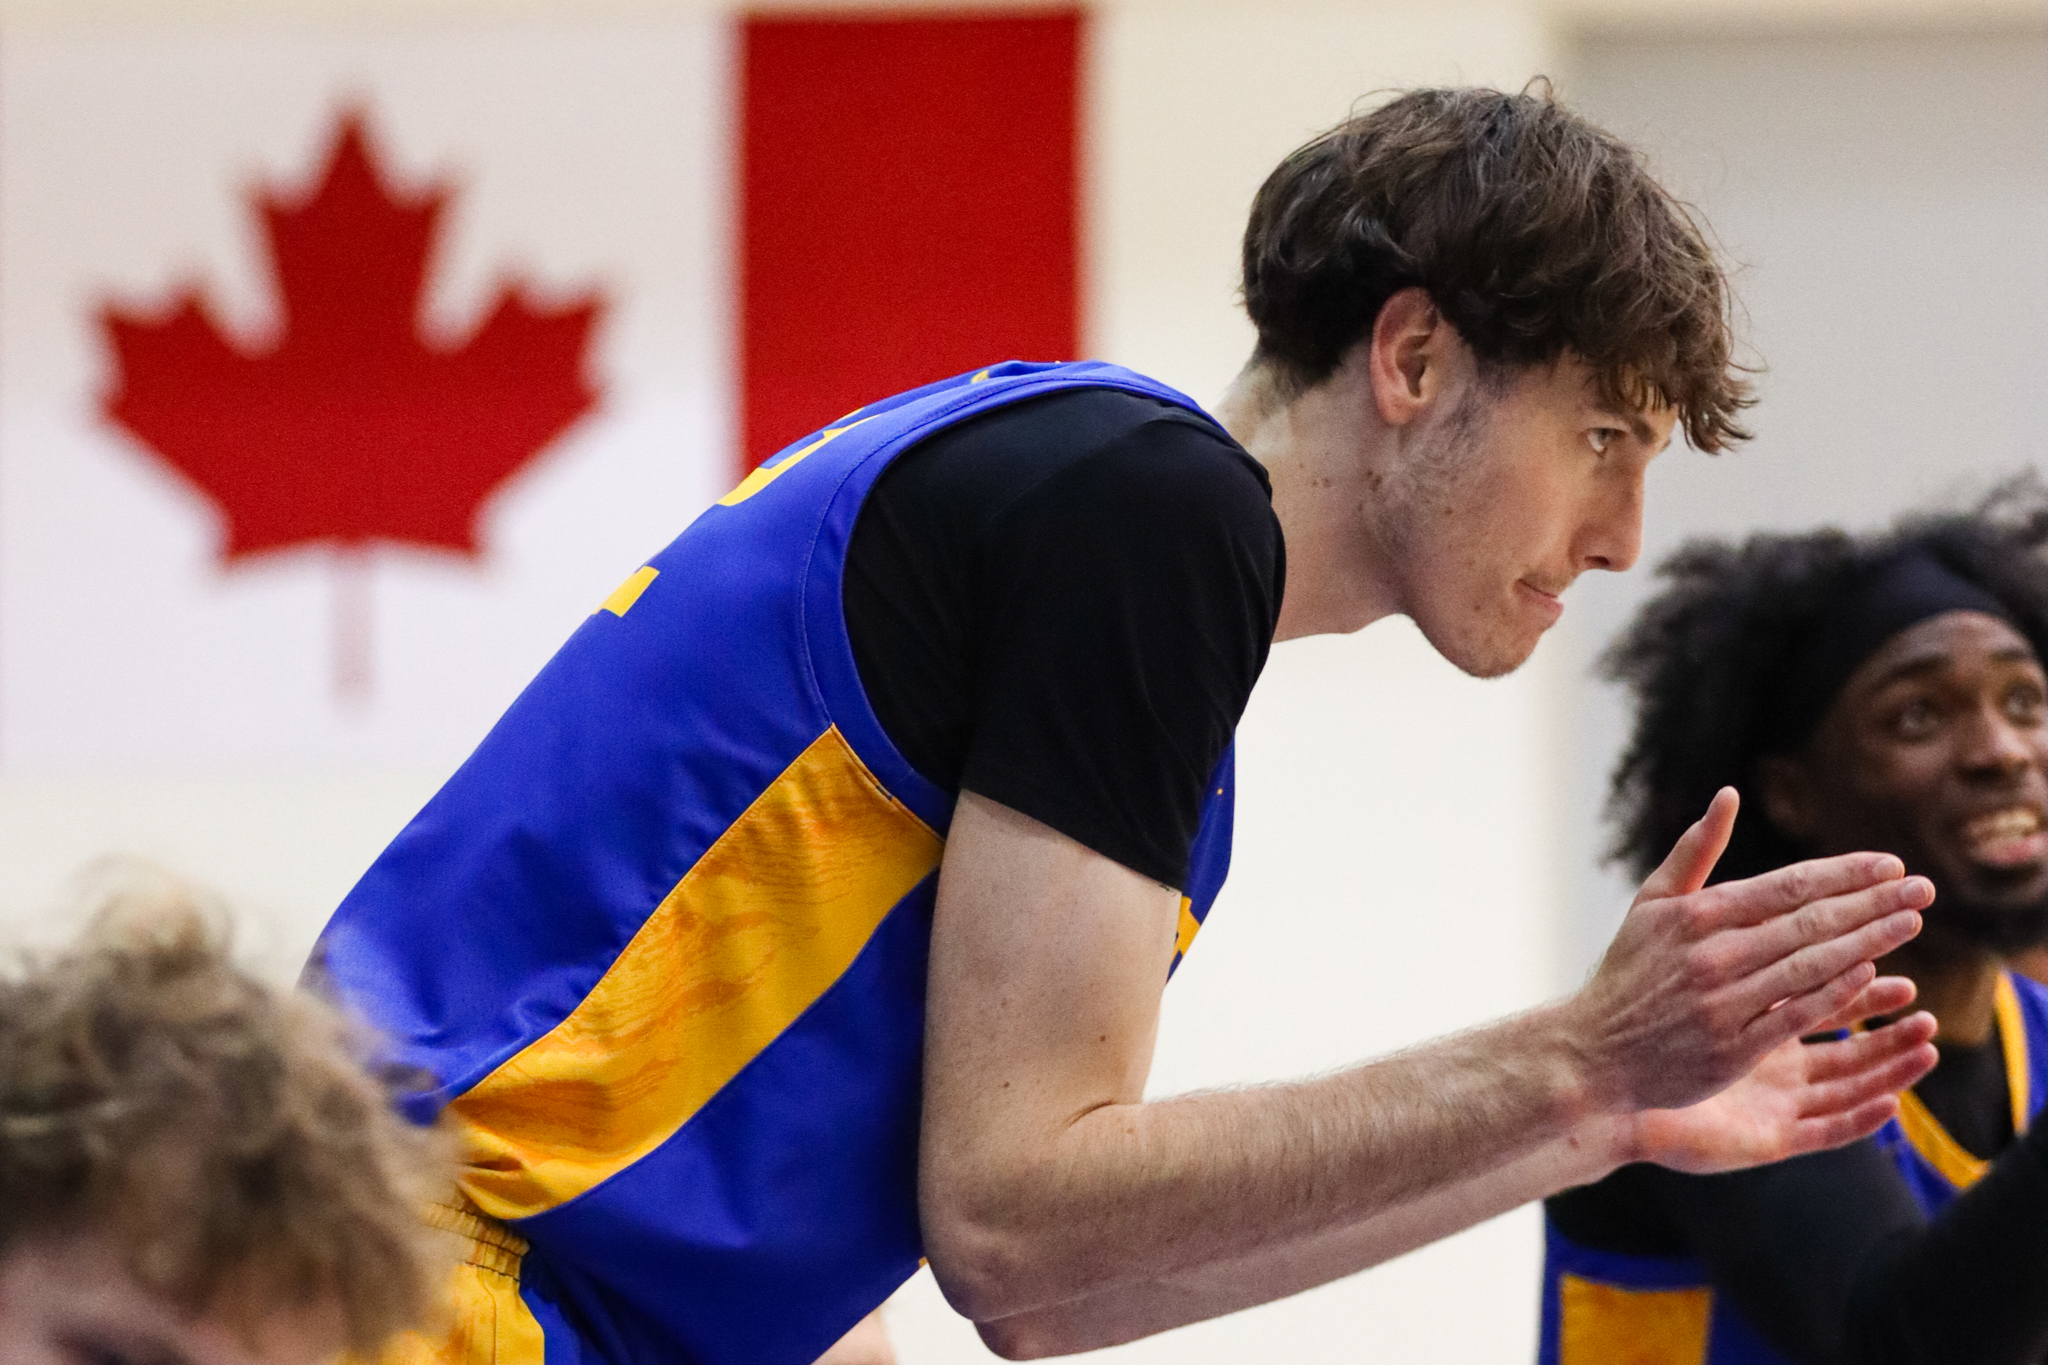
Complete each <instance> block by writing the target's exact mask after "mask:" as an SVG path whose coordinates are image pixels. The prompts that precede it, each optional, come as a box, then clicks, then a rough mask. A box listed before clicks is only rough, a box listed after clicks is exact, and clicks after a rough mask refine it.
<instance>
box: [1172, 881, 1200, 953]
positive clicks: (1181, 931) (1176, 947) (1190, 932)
mask: <svg viewBox="0 0 2048 1365" xmlns="http://www.w3.org/2000/svg"><path fill="white" fill-rule="evenodd" d="M1201 932H1202V922H1201V921H1200V920H1198V919H1196V918H1195V903H1194V902H1193V901H1191V900H1189V899H1188V898H1187V897H1186V896H1182V897H1181V898H1180V925H1179V927H1177V928H1176V929H1175V930H1174V933H1173V953H1174V956H1175V957H1184V956H1186V955H1187V951H1188V949H1190V948H1192V947H1194V946H1195V935H1196V934H1199V933H1201Z"/></svg>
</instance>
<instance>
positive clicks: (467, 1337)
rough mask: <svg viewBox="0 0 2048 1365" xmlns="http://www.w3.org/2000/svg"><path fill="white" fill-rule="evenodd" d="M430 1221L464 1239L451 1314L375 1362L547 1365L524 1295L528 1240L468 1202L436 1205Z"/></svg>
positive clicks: (349, 1361) (349, 1362) (348, 1364)
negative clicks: (522, 1269) (521, 1280)
mask: <svg viewBox="0 0 2048 1365" xmlns="http://www.w3.org/2000/svg"><path fill="white" fill-rule="evenodd" d="M457 1199H458V1200H460V1199H461V1197H460V1196H459V1195H458V1196H457ZM425 1219H426V1223H427V1225H428V1226H429V1227H434V1228H439V1229H440V1230H441V1231H443V1232H446V1233H449V1234H452V1235H453V1236H455V1237H457V1238H459V1239H460V1240H461V1244H462V1250H461V1252H460V1253H459V1254H460V1256H461V1264H459V1265H457V1266H456V1267H455V1272H454V1274H453V1275H452V1276H451V1277H450V1278H449V1282H448V1300H447V1304H446V1312H447V1316H446V1318H445V1320H444V1322H443V1324H442V1326H441V1327H440V1328H439V1329H438V1330H431V1331H423V1332H405V1333H401V1334H400V1335H399V1336H397V1337H395V1338H393V1339H392V1341H391V1343H390V1344H389V1345H388V1346H386V1347H385V1348H384V1349H383V1351H381V1352H380V1353H379V1354H378V1356H377V1363H376V1365H543V1362H544V1360H545V1359H546V1356H547V1339H546V1335H545V1334H544V1333H543V1332H542V1330H541V1325H540V1322H539V1320H537V1319H536V1318H535V1317H534V1316H533V1310H532V1309H531V1308H528V1307H527V1306H526V1300H525V1299H524V1298H523V1297H521V1295H520V1293H519V1267H520V1263H521V1261H522V1260H523V1259H524V1257H525V1255H526V1249H527V1248H526V1239H525V1238H523V1237H521V1236H519V1235H518V1234H517V1233H514V1232H512V1231H510V1230H508V1229H506V1228H504V1227H502V1226H500V1225H499V1224H498V1223H496V1222H494V1221H493V1220H491V1219H489V1218H486V1217H484V1216H483V1215H482V1214H481V1213H479V1212H478V1211H477V1210H476V1209H475V1208H473V1207H471V1206H469V1205H468V1203H467V1201H462V1202H459V1203H448V1204H443V1203H435V1204H429V1205H428V1206H427V1210H426V1214H425ZM342 1365H356V1363H355V1358H354V1357H352V1356H345V1357H343V1360H342Z"/></svg>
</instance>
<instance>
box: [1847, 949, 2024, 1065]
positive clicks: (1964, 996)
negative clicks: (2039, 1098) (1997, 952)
mask: <svg viewBox="0 0 2048 1365" xmlns="http://www.w3.org/2000/svg"><path fill="white" fill-rule="evenodd" d="M2003 969H2004V963H2003V962H2001V961H2000V959H1999V958H1997V957H1996V956H1994V955H1993V954H1991V953H1987V952H1985V951H1983V950H1982V949H1978V948H1969V947H1963V946H1959V945H1958V946H1951V945H1948V944H1940V943H1929V942H1928V941H1927V940H1926V939H1925V938H1919V939H1915V940H1914V941H1913V942H1911V943H1908V944H1907V945H1906V946H1905V947H1903V948H1900V949H1899V950H1898V951H1896V952H1894V953H1892V954H1891V956H1889V957H1887V958H1885V959H1884V960H1883V961H1882V962H1880V963H1878V970H1879V971H1881V972H1884V973H1886V974H1887V975H1891V976H1903V977H1908V978H1910V979H1911V980H1912V982H1913V985H1914V986H1915V987H1916V988H1917V989H1918V990H1919V992H1920V995H1919V998H1918V999H1917V1000H1916V1001H1915V1002H1914V1008H1916V1009H1924V1010H1927V1011H1929V1012H1931V1013H1932V1014H1933V1015H1934V1017H1935V1020H1936V1021H1937V1022H1938V1024H1939V1029H1938V1031H1937V1032H1936V1034H1935V1041H1937V1042H1945V1043H1952V1044H1954V1045H1956V1046H1957V1047H1980V1046H1982V1045H1983V1044H1985V1043H1987V1042H1989V1041H1991V1035H1992V1030H1993V1027H1994V1025H1995V1024H1996V1021H1997V1017H1998V1015H1997V1003H1996V1002H1997V999H1998V994H1997V992H1998V974H1999V972H2000V971H2002V970H2003Z"/></svg>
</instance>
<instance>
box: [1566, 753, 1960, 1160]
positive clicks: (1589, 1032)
mask: <svg viewBox="0 0 2048 1365" xmlns="http://www.w3.org/2000/svg"><path fill="white" fill-rule="evenodd" d="M1735 811H1736V796H1735V791H1734V789H1733V788H1731V787H1724V788H1722V789H1721V791H1720V792H1719V793H1718V794H1717V795H1716V796H1715V797H1714V800H1713V803H1712V804H1711V805H1709V806H1708V807H1707V813H1706V814H1705V815H1704V816H1702V817H1701V818H1700V820H1699V822H1698V823H1697V824H1695V825H1694V826H1693V827H1692V828H1691V829H1689V830H1687V831H1686V832H1685V835H1684V837H1683V838H1681V839H1680V840H1679V841H1678V844H1677V846H1676V847H1675V848H1673V849H1672V851H1671V856H1670V857H1668V858H1666V859H1665V860H1664V865H1663V866H1662V867H1660V868H1658V869H1657V871H1656V872H1655V873H1654V874H1652V875H1651V877H1650V879H1649V880H1648V881H1646V882H1644V883H1643V888H1642V891H1641V892H1640V893H1639V894H1638V895H1637V896H1636V899H1635V903H1634V904H1633V905H1632V906H1630V908H1629V912H1628V918H1627V919H1625V920H1624V921H1623V922H1622V926H1621V931H1620V932H1619V933H1617V934H1616V935H1615V937H1614V942H1613V943H1612V944H1611V945H1610V946H1609V947H1608V949H1607V954H1606V956H1605V957H1604V958H1603V959H1602V960H1601V962H1600V966H1599V968H1598V970H1596V971H1595V972H1594V974H1593V979H1592V980H1591V981H1589V982H1588V983H1587V984H1586V987H1585V988H1584V989H1583V990H1581V991H1580V992H1579V993H1578V995H1576V996H1574V997H1573V998H1572V999H1571V1000H1570V1001H1569V1002H1567V1005H1566V1009H1567V1011H1568V1014H1569V1017H1570V1019H1571V1024H1570V1027H1571V1028H1572V1030H1573V1033H1574V1035H1575V1037H1576V1039H1577V1046H1578V1049H1579V1053H1580V1058H1581V1065H1582V1067H1583V1071H1584V1077H1585V1081H1586V1083H1587V1085H1588V1086H1589V1087H1590V1098H1591V1100H1592V1103H1593V1106H1594V1107H1595V1108H1596V1109H1600V1110H1605V1111H1607V1112H1611V1113H1630V1112H1634V1111H1639V1110H1646V1109H1681V1108H1685V1107H1686V1106H1689V1105H1694V1104H1697V1103H1698V1102H1699V1101H1701V1100H1704V1099H1706V1098H1707V1097H1709V1096H1711V1095H1714V1094H1716V1093H1717V1092H1719V1091H1721V1090H1723V1089H1725V1088H1726V1087H1727V1086H1729V1085H1731V1084H1733V1083H1734V1082H1735V1081H1736V1080H1738V1079H1740V1078H1741V1077H1743V1076H1745V1075H1747V1074H1748V1073H1749V1072H1750V1071H1751V1070H1752V1069H1753V1068H1755V1067H1756V1066H1757V1064H1758V1063H1759V1062H1760V1061H1762V1060H1763V1058H1764V1057H1765V1055H1766V1054H1767V1053H1770V1052H1771V1051H1772V1050H1773V1049H1775V1048H1778V1047H1780V1046H1782V1045H1784V1044H1785V1043H1787V1042H1790V1041H1791V1040H1794V1039H1797V1038H1798V1037H1800V1036H1801V1035H1802V1034H1807V1033H1813V1032H1816V1031H1818V1030H1820V1029H1822V1028H1824V1027H1826V1026H1827V1024H1828V1022H1829V1021H1830V1020H1832V1019H1835V1018H1838V1017H1841V1016H1843V1015H1844V1014H1845V1013H1847V1012H1848V1011H1850V1010H1852V1009H1855V1008H1861V1009H1862V1010H1864V1011H1865V1012H1866V1013H1867V1014H1869V1015H1877V1014H1883V1013H1887V1012H1889V1011H1892V1010H1896V1009H1900V1008H1903V1007H1904V1006H1905V1005H1906V1004H1907V1003H1908V1002H1909V1001H1911V999H1912V998H1913V987H1912V984H1911V983H1910V982H1908V981H1906V980H1905V979H1904V978H1901V977H1885V978H1878V977H1877V971H1876V968H1875V967H1873V966H1872V965H1871V963H1872V961H1873V960H1874V959H1876V958H1879V957H1882V956H1884V955H1885V954H1886V953H1888V952H1890V951H1892V949H1894V948H1896V947H1898V946H1899V945H1900V944H1902V943H1904V942H1905V941H1906V940H1907V939H1910V938H1911V937H1913V935H1915V934H1917V933H1918V932H1920V914H1919V912H1920V911H1921V910H1922V909H1924V908H1925V907H1926V906H1927V905H1928V904H1930V903H1931V902H1932V901H1933V899H1934V885H1933V883H1931V882H1929V881H1928V880H1927V879H1926V878H1925V877H1908V876H1906V875H1905V867H1904V865H1903V864H1902V863H1900V861H1899V860H1898V859H1897V858H1894V857H1892V856H1891V855H1890V854H1880V853H1851V854H1845V855H1843V856H1841V857H1835V858H1821V859H1816V860H1814V861H1812V862H1804V863H1795V864H1793V865H1792V866H1790V867H1783V868H1779V869H1778V870H1777V871H1775V872H1768V873H1765V874H1764V875H1763V876H1761V877H1752V878H1749V879H1748V880H1746V881H1737V882H1723V883H1721V884H1719V885H1717V886H1712V887H1708V886H1706V880H1707V874H1708V873H1709V872H1711V871H1712V870H1713V866H1714V863H1715V862H1716V861H1717V860H1718V859H1719V858H1720V856H1721V852H1722V850H1723V849H1725V848H1726V847H1727V846H1728V836H1729V833H1730V832H1731V831H1732V830H1733V829H1734V826H1735ZM1703 888H1704V889H1703ZM1851 1055H1860V1054H1857V1053H1856V1052H1855V1050H1854V1049H1851ZM1879 1122H1882V1120H1879Z"/></svg>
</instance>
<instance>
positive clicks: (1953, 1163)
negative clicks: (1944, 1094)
mask: <svg viewBox="0 0 2048 1365" xmlns="http://www.w3.org/2000/svg"><path fill="white" fill-rule="evenodd" d="M1992 1003H1993V1009H1994V1011H1995V1015H1996V1018H1997V1019H1998V1041H1999V1044H2000V1048H2001V1050H2002V1051H2003V1053H2004V1056H2005V1086H2006V1092H2007V1093H2008V1094H2009V1095H2010V1096H2011V1098H2012V1130H2013V1132H2015V1133H2024V1132H2026V1131H2027V1116H2028V1114H2029V1113H2031V1112H2032V1110H2033V1104H2032V1096H2031V1095H2030V1094H2029V1093H2028V1091H2029V1089H2030V1086H2029V1084H2028V1080H2027V1075H2028V1067H2027V1021H2026V1020H2025V1019H2024V1018H2023V1017H2021V1015H2020V997H2019V993H2018V992H2017V991H2015V990H2014V989H2013V985H2012V978H2011V977H2009V976H2007V975H2005V974H2004V973H2002V972H2001V973H2000V974H1999V977H1998V985H1997V986H1996V988H1995V994H1994V995H1993V996H1992ZM1899 1127H1900V1128H1902V1129H1904V1130H1905V1134H1906V1141H1908V1142H1910V1143H1912V1144H1913V1150H1914V1151H1916V1152H1918V1153H1919V1154H1920V1155H1921V1156H1922V1157H1923V1158H1925V1160H1926V1162H1927V1164H1928V1165H1930V1166H1932V1167H1934V1169H1935V1170H1937V1171H1939V1172H1941V1178H1942V1179H1943V1180H1946V1181H1947V1182H1948V1183H1949V1184H1951V1185H1953V1186H1955V1187H1956V1188H1957V1189H1959V1190H1967V1189H1968V1188H1970V1186H1972V1185H1974V1184H1976V1183H1977V1182H1978V1181H1979V1180H1982V1179H1983V1178H1984V1173H1985V1172H1986V1171H1988V1170H1990V1169H1991V1163H1990V1162H1988V1161H1986V1160H1984V1158H1982V1157H1980V1156H1975V1155H1973V1154H1972V1153H1971V1152H1970V1150H1969V1149H1968V1148H1967V1147H1965V1146H1963V1144H1962V1143H1960V1142H1957V1141H1956V1140H1955V1139H1954V1138H1953V1137H1950V1136H1949V1132H1948V1129H1946V1128H1944V1127H1942V1126H1941V1120H1940V1119H1938V1118H1936V1117H1934V1111H1933V1110H1931V1109H1929V1108H1928V1107H1927V1104H1926V1102H1925V1101H1924V1100H1922V1099H1921V1098H1920V1097H1919V1096H1918V1095H1916V1094H1914V1093H1913V1092H1912V1091H1911V1090H1906V1091H1901V1092H1900V1094H1899Z"/></svg>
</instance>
